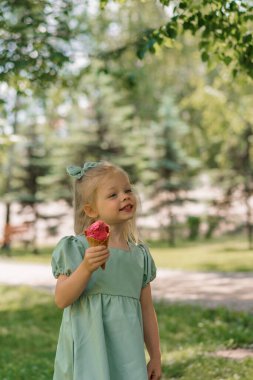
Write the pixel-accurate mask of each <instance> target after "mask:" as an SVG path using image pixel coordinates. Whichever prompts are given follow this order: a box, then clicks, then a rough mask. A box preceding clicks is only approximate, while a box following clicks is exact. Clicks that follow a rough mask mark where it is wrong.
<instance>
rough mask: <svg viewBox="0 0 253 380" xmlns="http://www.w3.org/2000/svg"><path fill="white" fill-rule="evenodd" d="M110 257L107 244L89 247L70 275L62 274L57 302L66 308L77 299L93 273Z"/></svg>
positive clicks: (59, 305) (58, 281)
mask: <svg viewBox="0 0 253 380" xmlns="http://www.w3.org/2000/svg"><path fill="white" fill-rule="evenodd" d="M108 258H109V251H108V249H107V247H105V246H97V247H90V248H87V249H86V251H85V256H84V259H83V261H82V262H81V264H80V265H79V266H78V267H77V269H76V270H75V271H74V272H73V273H72V274H71V275H70V276H65V275H60V276H59V277H58V279H57V283H56V287H55V303H56V305H57V306H58V307H59V308H61V309H64V308H65V307H67V306H69V305H71V304H72V303H73V302H74V301H76V300H77V299H78V298H79V297H80V295H81V294H82V292H83V291H84V290H85V288H86V286H87V284H88V281H89V279H90V277H91V275H92V273H93V272H94V271H95V270H97V269H98V268H99V267H100V266H101V265H102V264H104V263H105V262H106V261H107V260H108Z"/></svg>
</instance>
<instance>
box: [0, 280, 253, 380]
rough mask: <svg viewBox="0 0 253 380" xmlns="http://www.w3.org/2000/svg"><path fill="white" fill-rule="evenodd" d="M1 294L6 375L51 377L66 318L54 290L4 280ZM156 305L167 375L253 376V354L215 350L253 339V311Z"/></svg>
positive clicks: (15, 379)
mask: <svg viewBox="0 0 253 380" xmlns="http://www.w3.org/2000/svg"><path fill="white" fill-rule="evenodd" d="M0 296H1V304H0V320H1V327H0V341H1V350H0V368H1V380H25V379H38V380H48V379H51V378H52V373H53V362H54V355H55V349H56V343H57V338H58V332H59V326H60V321H61V311H59V310H58V309H57V308H56V307H55V305H54V303H53V297H52V295H50V294H48V293H46V292H42V291H38V290H34V289H32V288H29V287H8V286H0ZM155 308H156V311H157V316H158V322H159V329H160V336H161V347H162V362H163V373H164V376H163V379H164V380H173V379H174V380H177V379H180V380H203V374H204V378H205V380H221V379H224V380H233V379H243V380H252V378H253V359H245V360H242V361H234V360H227V359H224V358H218V357H215V356H213V355H212V354H213V353H214V352H215V351H216V350H218V349H222V348H232V347H248V346H250V345H251V344H252V341H253V318H252V316H251V315H249V314H246V313H238V312H232V311H229V310H227V309H216V310H208V309H202V308H200V307H194V306H187V305H177V304H175V305H166V304H163V303H159V304H155ZM14 358H15V359H14ZM237 374H240V376H241V377H237Z"/></svg>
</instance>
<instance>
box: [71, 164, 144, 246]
mask: <svg viewBox="0 0 253 380" xmlns="http://www.w3.org/2000/svg"><path fill="white" fill-rule="evenodd" d="M117 172H121V173H123V174H124V175H125V176H126V177H127V178H128V179H129V176H128V174H127V173H126V172H125V170H123V169H122V168H121V167H119V166H117V165H114V164H111V163H109V162H106V161H102V162H99V163H98V165H97V166H95V167H93V168H91V169H89V170H87V171H86V172H85V174H84V175H83V176H82V177H81V178H80V179H76V180H75V182H74V231H75V234H76V235H79V234H82V233H83V232H84V230H85V229H86V228H87V227H89V226H90V225H91V224H92V223H93V222H95V221H96V219H95V218H91V217H89V216H88V215H87V214H86V213H85V211H84V205H85V204H90V205H92V206H94V205H95V203H96V195H97V189H98V187H99V185H100V183H101V181H102V180H103V179H104V177H105V176H107V175H108V174H114V173H117ZM136 199H137V200H138V197H136ZM123 234H124V238H125V239H126V240H127V241H130V242H132V243H135V244H137V243H138V242H139V233H138V230H137V226H136V217H135V216H134V217H133V218H132V219H130V220H128V221H127V222H126V225H125V227H124V231H123Z"/></svg>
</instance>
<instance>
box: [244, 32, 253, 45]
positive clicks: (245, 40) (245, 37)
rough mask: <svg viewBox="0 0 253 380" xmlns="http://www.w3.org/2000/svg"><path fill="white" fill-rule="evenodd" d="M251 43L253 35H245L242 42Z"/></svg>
mask: <svg viewBox="0 0 253 380" xmlns="http://www.w3.org/2000/svg"><path fill="white" fill-rule="evenodd" d="M251 41H252V34H251V33H247V34H245V35H244V36H243V38H242V42H243V43H245V44H246V43H248V42H251Z"/></svg>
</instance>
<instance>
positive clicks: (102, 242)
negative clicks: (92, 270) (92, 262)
mask: <svg viewBox="0 0 253 380" xmlns="http://www.w3.org/2000/svg"><path fill="white" fill-rule="evenodd" d="M86 239H87V241H88V243H89V246H90V247H97V246H98V245H105V246H106V247H108V241H109V238H107V239H105V240H97V239H94V238H93V237H88V236H86ZM101 268H102V269H103V270H105V264H102V265H101Z"/></svg>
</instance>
